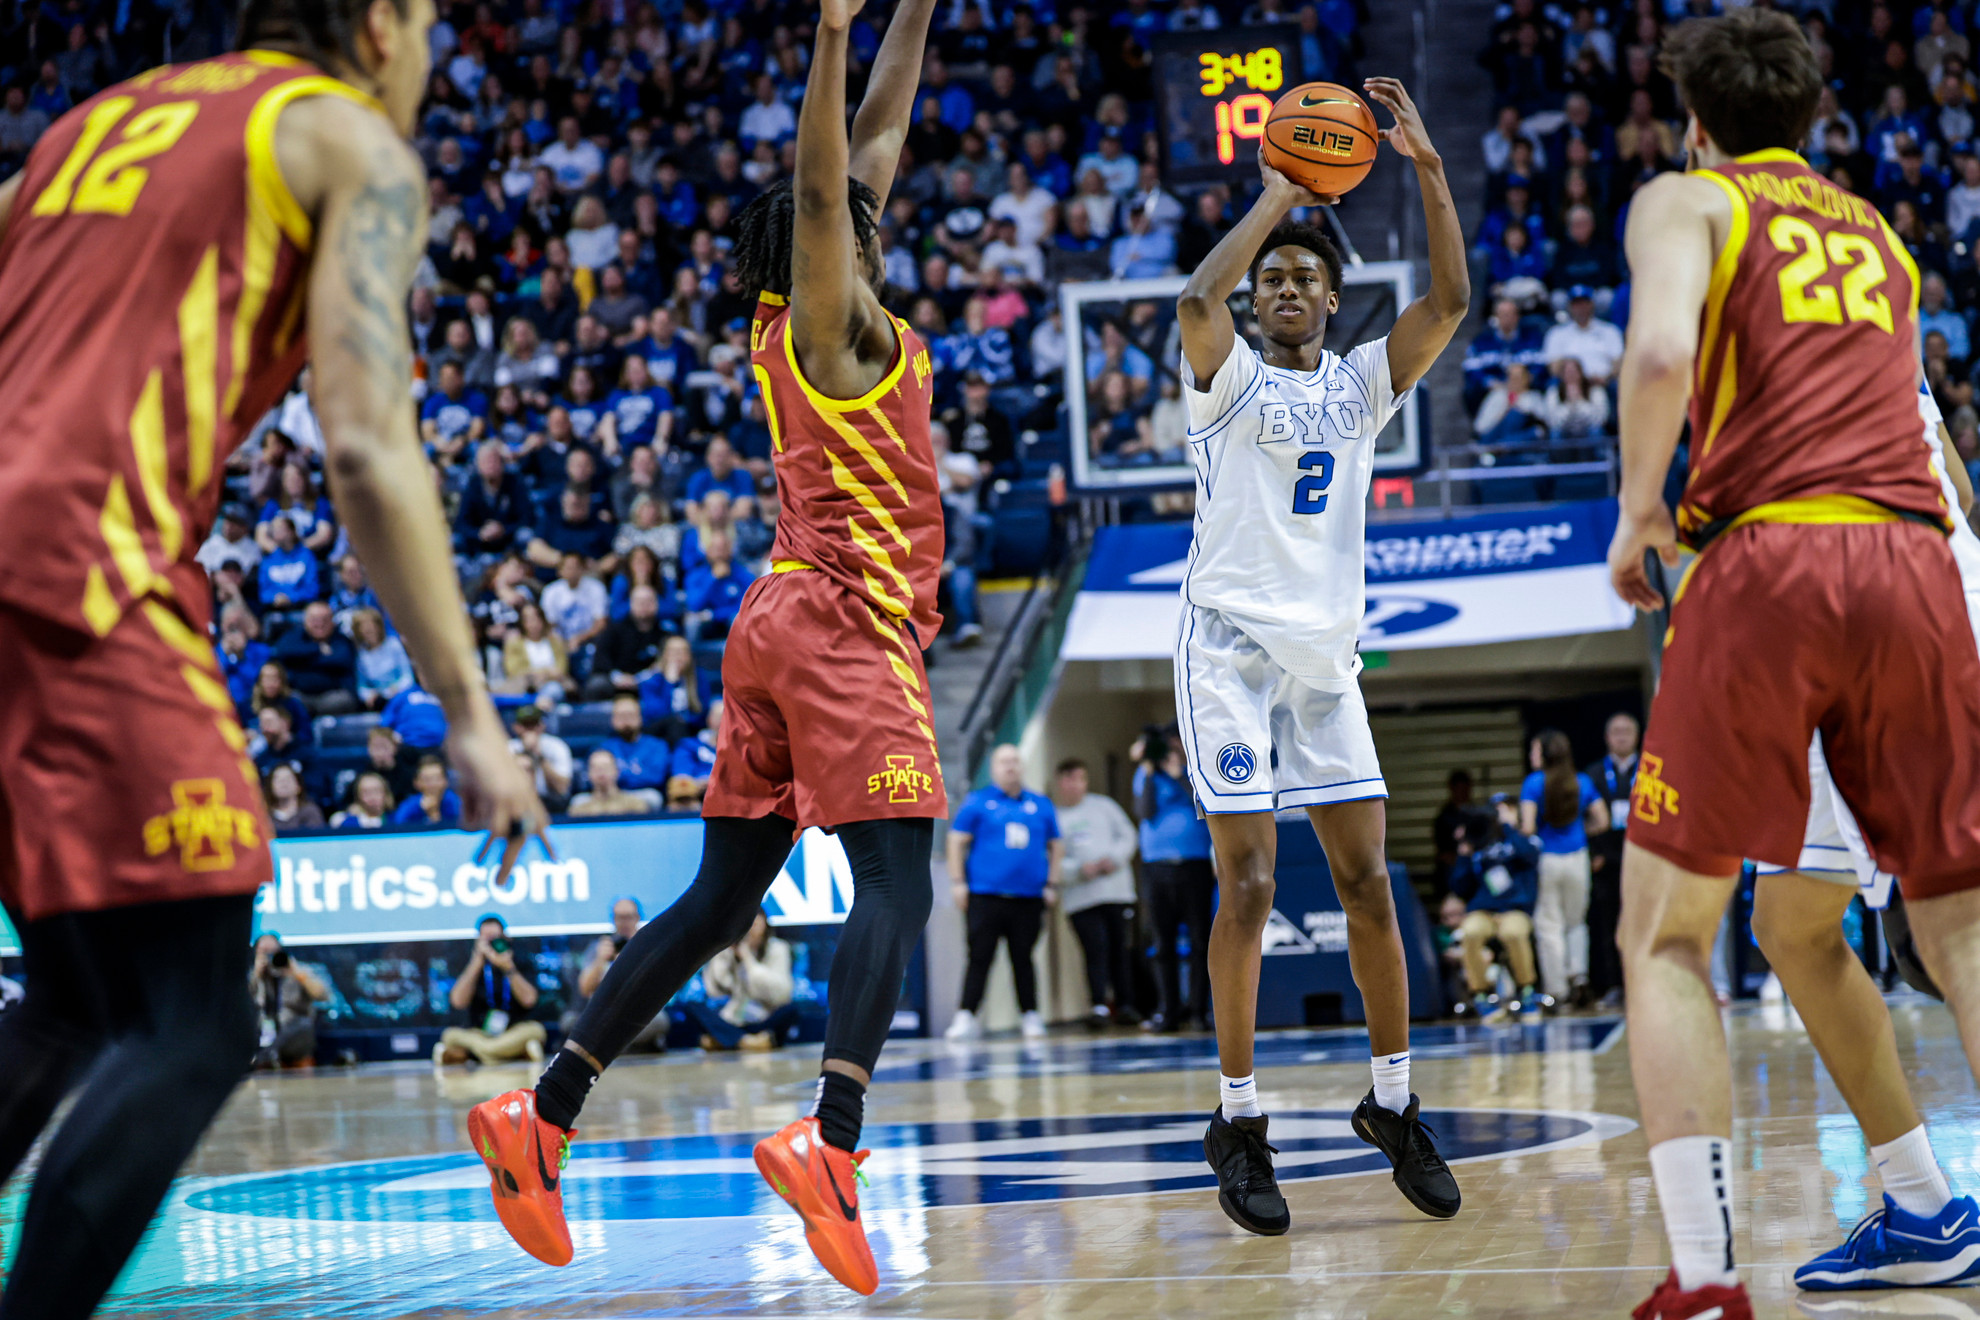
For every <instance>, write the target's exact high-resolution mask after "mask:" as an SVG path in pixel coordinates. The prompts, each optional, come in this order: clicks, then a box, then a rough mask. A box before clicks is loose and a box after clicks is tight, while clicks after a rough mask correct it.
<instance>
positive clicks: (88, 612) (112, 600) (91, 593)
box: [82, 564, 124, 637]
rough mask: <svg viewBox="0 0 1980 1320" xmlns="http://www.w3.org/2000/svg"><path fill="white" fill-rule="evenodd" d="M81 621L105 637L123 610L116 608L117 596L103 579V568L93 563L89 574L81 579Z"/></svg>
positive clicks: (122, 615) (120, 616)
mask: <svg viewBox="0 0 1980 1320" xmlns="http://www.w3.org/2000/svg"><path fill="white" fill-rule="evenodd" d="M82 612H83V622H85V623H87V624H88V625H89V630H90V631H91V632H93V633H95V634H96V635H97V636H98V637H107V636H109V635H110V630H111V629H112V628H114V627H116V626H117V620H119V619H121V618H123V617H124V612H123V611H122V610H120V609H118V608H117V597H116V595H115V593H113V592H112V591H111V590H110V584H109V582H107V581H105V580H104V577H103V570H102V569H101V568H99V567H97V566H96V565H95V564H91V565H90V566H89V575H88V576H87V577H85V578H84V579H83V599H82Z"/></svg>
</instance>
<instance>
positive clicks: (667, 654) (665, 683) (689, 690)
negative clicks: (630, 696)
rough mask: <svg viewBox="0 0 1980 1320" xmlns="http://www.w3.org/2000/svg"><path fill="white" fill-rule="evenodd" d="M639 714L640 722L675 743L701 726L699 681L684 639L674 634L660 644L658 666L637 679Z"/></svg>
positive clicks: (692, 654) (691, 655)
mask: <svg viewBox="0 0 1980 1320" xmlns="http://www.w3.org/2000/svg"><path fill="white" fill-rule="evenodd" d="M639 714H640V720H641V722H642V723H644V724H646V725H647V726H649V727H651V728H654V729H658V730H660V731H661V732H662V733H664V734H666V736H667V737H668V738H669V739H671V740H672V741H675V742H679V741H680V740H682V739H683V738H688V737H692V736H693V734H694V731H695V730H697V729H699V728H700V727H701V725H702V721H703V719H704V718H705V713H704V712H703V710H702V706H701V681H700V677H699V675H697V674H696V673H695V668H694V648H693V647H691V646H689V645H688V640H687V638H685V637H681V636H678V635H676V636H673V637H669V638H668V639H667V640H666V641H665V642H663V643H662V644H661V647H660V663H659V664H658V665H656V666H654V668H653V670H652V671H651V672H649V673H647V674H646V675H645V676H643V677H642V678H641V679H640V680H639Z"/></svg>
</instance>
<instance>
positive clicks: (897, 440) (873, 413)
mask: <svg viewBox="0 0 1980 1320" xmlns="http://www.w3.org/2000/svg"><path fill="white" fill-rule="evenodd" d="M866 415H867V416H868V417H871V418H872V419H873V420H874V421H876V422H878V423H879V424H880V429H881V430H883V431H885V432H886V433H887V438H888V439H889V440H892V441H893V442H894V444H895V446H896V447H898V448H899V449H900V451H901V452H902V453H903V454H905V453H906V452H907V451H908V447H907V441H905V440H903V439H901V433H900V432H899V431H896V430H895V429H894V424H893V423H892V422H890V421H888V420H887V414H886V413H883V412H881V411H880V410H879V409H878V408H868V409H867V410H866ZM894 489H896V490H899V489H900V487H898V486H896V487H895V488H894ZM902 498H903V499H905V498H906V496H903V497H902Z"/></svg>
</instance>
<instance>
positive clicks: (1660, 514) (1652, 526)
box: [1609, 503, 1679, 611]
mask: <svg viewBox="0 0 1980 1320" xmlns="http://www.w3.org/2000/svg"><path fill="white" fill-rule="evenodd" d="M1645 550H1655V551H1656V552H1657V558H1658V559H1660V560H1662V561H1663V563H1664V566H1665V567H1666V568H1676V567H1677V563H1678V553H1679V552H1678V543H1677V524H1676V523H1674V522H1672V521H1671V511H1670V510H1669V509H1667V508H1665V507H1664V505H1663V504H1661V503H1659V504H1658V505H1657V508H1656V511H1655V512H1654V513H1651V514H1648V515H1645V516H1643V517H1637V516H1635V515H1633V514H1631V513H1629V512H1628V511H1627V510H1625V511H1624V513H1623V515H1622V518H1621V519H1620V520H1619V521H1618V522H1617V523H1616V535H1615V539H1613V540H1612V541H1610V542H1609V583H1610V585H1611V586H1613V587H1614V588H1615V589H1616V594H1617V595H1618V596H1621V597H1622V598H1623V599H1624V600H1625V601H1627V602H1628V603H1629V604H1631V605H1634V606H1635V607H1636V608H1637V609H1639V610H1645V611H1650V610H1660V609H1662V608H1664V593H1663V592H1661V591H1659V590H1657V589H1656V588H1655V587H1653V586H1651V585H1650V573H1649V570H1648V569H1647V568H1646V567H1645V566H1644V562H1643V552H1644V551H1645Z"/></svg>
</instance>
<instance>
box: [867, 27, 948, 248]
mask: <svg viewBox="0 0 1980 1320" xmlns="http://www.w3.org/2000/svg"><path fill="white" fill-rule="evenodd" d="M934 13H935V0H900V3H899V4H898V5H896V6H894V13H893V17H892V18H891V19H890V20H889V22H888V24H887V35H886V37H885V38H883V39H882V40H881V42H880V53H879V54H878V55H876V56H874V57H873V73H872V75H871V76H870V77H869V78H868V79H867V81H866V96H865V97H864V98H863V99H862V100H861V101H860V103H859V113H858V114H856V115H854V116H853V126H852V171H851V172H852V177H853V178H855V179H858V180H859V181H860V182H861V183H863V184H865V185H866V186H867V187H869V188H871V189H872V190H873V192H874V195H875V196H877V197H879V199H880V202H879V205H880V207H881V208H884V207H885V206H886V205H887V193H888V190H889V189H891V188H892V187H893V186H894V172H895V171H896V170H897V169H899V168H900V163H901V147H902V145H903V144H905V143H906V142H907V134H908V124H909V122H910V121H911V120H912V119H913V116H914V93H915V89H917V88H918V87H920V86H921V59H922V51H923V49H924V48H925V47H926V46H927V44H928V20H929V18H930V17H931V16H932V15H933V14H934ZM876 218H877V217H876Z"/></svg>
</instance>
